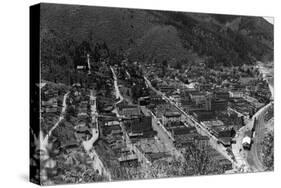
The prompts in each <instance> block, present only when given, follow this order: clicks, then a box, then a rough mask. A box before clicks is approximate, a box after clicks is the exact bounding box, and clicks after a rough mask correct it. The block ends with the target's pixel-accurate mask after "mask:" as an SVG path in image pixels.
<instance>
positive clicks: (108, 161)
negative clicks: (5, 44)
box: [30, 3, 274, 185]
mask: <svg viewBox="0 0 281 188" xmlns="http://www.w3.org/2000/svg"><path fill="white" fill-rule="evenodd" d="M35 8H36V9H37V10H36V11H39V15H40V19H39V22H38V23H39V29H38V31H39V33H38V36H39V40H40V41H39V43H40V47H39V54H38V55H39V59H40V61H39V62H38V67H39V69H38V70H39V72H38V73H39V77H38V78H39V82H38V83H34V87H35V88H37V90H36V91H37V92H38V93H37V94H38V99H39V101H38V105H39V106H38V107H39V108H36V110H38V116H39V119H40V121H39V124H34V126H33V125H32V126H31V127H30V131H31V138H30V142H31V143H30V144H31V145H30V147H31V151H30V152H31V156H30V170H31V171H30V173H31V176H30V178H31V179H30V180H31V181H32V182H35V183H38V184H41V185H56V184H69V183H71V184H74V183H91V182H101V181H102V182H104V181H120V180H139V179H154V178H168V177H180V176H200V175H220V174H233V173H253V172H262V171H273V170H274V144H273V143H274V95H273V93H274V91H273V90H274V84H273V83H274V82H273V80H274V74H273V70H274V63H273V62H274V54H273V41H274V40H273V27H274V26H273V18H272V17H258V16H241V15H222V14H206V13H189V12H180V11H164V10H146V9H129V8H111V7H99V6H82V5H64V4H48V3H42V4H39V5H35V6H34V7H31V9H30V10H31V19H32V16H33V13H32V11H34V10H35ZM31 40H32V36H31ZM31 55H32V54H31ZM30 67H31V68H32V70H33V68H34V67H32V65H31V66H30ZM32 70H31V73H32ZM31 77H32V76H31ZM35 85H36V86H35ZM34 87H33V86H31V88H34ZM31 93H32V92H31Z"/></svg>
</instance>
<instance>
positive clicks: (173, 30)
mask: <svg viewBox="0 0 281 188" xmlns="http://www.w3.org/2000/svg"><path fill="white" fill-rule="evenodd" d="M41 41H44V42H42V56H43V57H44V58H42V64H44V65H46V66H45V67H46V69H45V70H43V71H46V72H48V71H49V69H50V68H48V67H51V65H50V64H55V65H52V66H53V67H56V66H60V65H57V64H59V63H62V62H64V63H62V64H65V63H67V64H69V67H71V66H72V65H71V64H73V61H74V60H73V58H72V57H73V53H74V51H75V50H74V49H75V47H76V46H78V45H79V44H81V43H82V42H83V41H88V42H89V44H90V48H91V49H92V50H93V49H94V47H95V46H96V44H97V43H101V42H102V43H106V45H107V47H108V49H109V51H110V53H113V52H115V53H124V52H127V53H129V58H130V59H131V60H132V61H135V60H139V61H144V62H145V61H153V60H159V61H163V60H167V61H168V62H169V63H172V62H175V61H182V60H186V62H187V63H188V59H190V58H194V57H197V56H199V57H200V58H205V59H206V60H207V59H212V60H213V61H214V62H216V63H219V64H220V63H221V64H224V65H241V64H250V63H253V62H255V61H256V60H261V61H272V60H273V25H271V24H270V23H268V22H267V21H265V20H264V19H263V18H261V17H245V16H232V15H219V14H198V13H184V12H168V11H156V10H137V9H123V8H105V7H90V6H72V5H57V4H42V5H41ZM55 49H56V50H55ZM62 54H65V55H62ZM62 56H63V58H62ZM65 56H66V57H65ZM61 59H64V60H63V61H62V60H61ZM61 66H62V65H61ZM72 67H73V66H72ZM53 69H54V70H57V69H56V68H53Z"/></svg>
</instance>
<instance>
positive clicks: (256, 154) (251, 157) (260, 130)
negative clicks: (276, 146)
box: [247, 102, 273, 171]
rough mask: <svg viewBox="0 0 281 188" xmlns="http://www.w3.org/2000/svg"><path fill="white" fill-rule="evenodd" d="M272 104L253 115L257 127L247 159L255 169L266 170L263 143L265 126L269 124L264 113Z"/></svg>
mask: <svg viewBox="0 0 281 188" xmlns="http://www.w3.org/2000/svg"><path fill="white" fill-rule="evenodd" d="M271 105H273V103H272V102H271V103H269V104H267V105H266V106H264V107H263V108H262V109H260V110H259V111H258V112H257V113H256V114H255V115H254V116H253V119H254V118H256V127H255V134H254V137H253V144H252V147H251V150H250V151H249V152H248V156H247V161H248V163H249V165H250V166H251V167H252V169H253V170H254V171H264V170H265V167H264V165H263V163H262V160H261V143H262V141H263V138H264V136H265V127H266V125H267V123H266V122H265V120H264V115H265V114H266V112H267V111H268V109H269V108H270V107H271ZM252 127H253V125H252Z"/></svg>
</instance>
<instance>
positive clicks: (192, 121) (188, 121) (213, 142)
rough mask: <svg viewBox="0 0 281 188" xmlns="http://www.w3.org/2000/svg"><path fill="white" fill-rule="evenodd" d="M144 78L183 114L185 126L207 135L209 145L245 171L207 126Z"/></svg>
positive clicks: (149, 85) (148, 84)
mask: <svg viewBox="0 0 281 188" xmlns="http://www.w3.org/2000/svg"><path fill="white" fill-rule="evenodd" d="M144 79H145V81H146V85H147V87H149V88H150V89H151V90H153V91H154V92H155V93H156V94H158V95H160V96H162V98H163V100H165V101H166V102H168V103H170V104H171V105H173V106H174V107H176V108H177V109H178V110H179V111H180V112H181V113H182V114H183V115H184V116H185V121H186V123H185V125H186V126H189V125H191V126H194V127H196V128H197V130H198V132H199V133H200V134H202V135H204V136H208V137H209V139H210V144H211V146H212V147H213V148H214V149H216V150H217V151H218V152H219V153H221V154H222V155H223V156H224V157H226V158H227V159H228V160H230V161H231V162H232V163H233V164H234V166H235V167H236V168H238V169H239V170H240V169H242V171H246V170H247V169H244V166H243V165H242V164H241V163H237V162H236V161H235V160H233V159H232V157H231V156H230V155H229V154H228V153H227V148H226V147H224V146H223V145H222V144H219V143H218V139H217V138H216V137H215V136H214V135H212V134H211V133H210V131H209V130H207V128H206V127H205V126H204V125H202V124H201V123H199V122H198V121H197V120H196V119H194V118H193V117H192V116H191V115H189V114H187V113H186V112H185V111H184V110H183V109H181V108H180V107H179V106H178V105H176V104H175V103H174V102H173V101H171V100H170V99H169V98H168V97H167V96H166V95H165V94H164V93H162V92H161V91H158V90H157V89H155V88H154V87H153V86H152V85H151V82H150V81H149V80H148V79H147V78H146V77H145V76H144Z"/></svg>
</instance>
